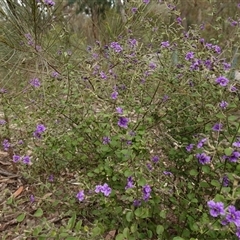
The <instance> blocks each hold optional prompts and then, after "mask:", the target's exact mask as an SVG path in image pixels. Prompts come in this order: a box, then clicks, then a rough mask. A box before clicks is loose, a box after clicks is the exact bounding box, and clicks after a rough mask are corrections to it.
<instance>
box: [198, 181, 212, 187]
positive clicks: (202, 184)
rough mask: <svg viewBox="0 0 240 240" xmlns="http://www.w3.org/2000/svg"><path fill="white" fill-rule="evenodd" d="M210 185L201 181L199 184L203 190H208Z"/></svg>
mask: <svg viewBox="0 0 240 240" xmlns="http://www.w3.org/2000/svg"><path fill="white" fill-rule="evenodd" d="M209 186H210V185H209V184H208V183H207V182H205V181H201V182H200V187H203V188H208V187H209Z"/></svg>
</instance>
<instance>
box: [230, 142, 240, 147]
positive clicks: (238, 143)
mask: <svg viewBox="0 0 240 240" xmlns="http://www.w3.org/2000/svg"><path fill="white" fill-rule="evenodd" d="M232 145H233V147H237V148H240V141H238V142H234V143H233V144H232Z"/></svg>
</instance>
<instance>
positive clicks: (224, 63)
mask: <svg viewBox="0 0 240 240" xmlns="http://www.w3.org/2000/svg"><path fill="white" fill-rule="evenodd" d="M230 68H231V64H230V63H226V62H223V69H224V70H225V71H227V70H229V69H230Z"/></svg>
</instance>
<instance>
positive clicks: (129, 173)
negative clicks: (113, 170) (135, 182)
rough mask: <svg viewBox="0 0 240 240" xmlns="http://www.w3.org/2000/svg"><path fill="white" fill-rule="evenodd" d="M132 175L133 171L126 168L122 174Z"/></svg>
mask: <svg viewBox="0 0 240 240" xmlns="http://www.w3.org/2000/svg"><path fill="white" fill-rule="evenodd" d="M132 175H133V172H132V171H130V170H126V171H125V172H124V176H125V177H130V176H132Z"/></svg>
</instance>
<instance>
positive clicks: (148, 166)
mask: <svg viewBox="0 0 240 240" xmlns="http://www.w3.org/2000/svg"><path fill="white" fill-rule="evenodd" d="M147 168H148V170H149V171H152V169H153V167H152V164H151V163H147Z"/></svg>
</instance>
